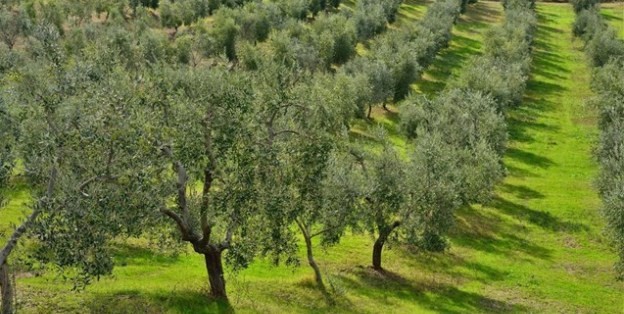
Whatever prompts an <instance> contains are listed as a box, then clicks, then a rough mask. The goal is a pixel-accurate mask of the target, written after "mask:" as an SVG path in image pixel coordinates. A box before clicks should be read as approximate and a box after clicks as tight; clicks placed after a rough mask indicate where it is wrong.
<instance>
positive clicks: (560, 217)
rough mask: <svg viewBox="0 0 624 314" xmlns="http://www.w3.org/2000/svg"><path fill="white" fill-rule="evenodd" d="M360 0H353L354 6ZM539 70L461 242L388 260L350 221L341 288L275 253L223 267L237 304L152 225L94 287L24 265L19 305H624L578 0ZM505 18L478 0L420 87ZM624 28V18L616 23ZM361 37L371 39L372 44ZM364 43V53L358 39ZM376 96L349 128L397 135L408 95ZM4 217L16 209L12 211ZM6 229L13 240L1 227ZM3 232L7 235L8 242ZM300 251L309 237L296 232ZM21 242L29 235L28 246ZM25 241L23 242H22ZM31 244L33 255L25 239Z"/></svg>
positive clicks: (195, 258) (463, 61)
mask: <svg viewBox="0 0 624 314" xmlns="http://www.w3.org/2000/svg"><path fill="white" fill-rule="evenodd" d="M431 3H432V1H424V0H423V1H421V0H408V1H405V2H404V4H403V5H402V6H401V9H400V11H399V19H398V21H397V23H395V24H393V25H392V27H396V28H401V27H406V25H409V24H411V23H417V21H418V20H420V19H422V17H423V16H424V15H425V13H426V10H427V8H428V7H429V6H430V5H431ZM352 5H353V3H351V2H349V3H346V6H347V7H350V6H352ZM623 10H624V7H622V6H621V5H610V6H605V7H604V8H603V10H602V13H603V15H604V16H605V17H606V18H607V19H608V20H609V22H610V23H612V25H613V26H614V27H616V28H617V27H618V23H619V24H620V25H623V26H624V20H622V18H624V15H622V13H623V12H624V11H623ZM536 11H537V17H538V26H537V33H536V37H535V40H534V44H533V48H532V50H531V53H532V57H533V59H532V64H531V74H530V77H529V80H528V84H527V89H526V93H525V95H524V98H523V101H522V104H521V105H519V106H517V107H513V108H510V109H509V110H508V111H507V113H506V117H505V118H506V120H507V123H508V128H509V139H508V144H507V150H506V152H505V157H504V159H503V161H504V165H505V167H506V169H507V176H506V177H505V179H504V181H503V182H502V183H500V184H499V185H498V186H497V188H496V191H495V196H494V197H493V199H492V200H491V202H489V203H488V204H486V205H483V206H482V205H473V206H464V207H462V208H461V209H459V210H458V211H457V212H456V221H455V224H454V226H453V227H452V228H451V231H450V236H449V238H450V247H449V248H448V249H447V250H446V251H444V252H438V253H432V252H424V251H420V250H414V249H413V247H410V246H407V245H402V244H394V245H393V243H390V247H386V250H385V251H384V269H385V271H383V272H377V271H374V270H373V269H372V268H370V267H369V264H370V248H371V246H372V243H373V242H374V239H373V237H371V236H369V235H366V234H361V233H355V232H353V231H350V230H349V231H347V234H346V235H345V236H344V237H343V238H342V239H341V240H340V243H339V244H337V245H336V246H330V247H324V246H322V245H321V244H320V243H318V241H316V240H318V239H315V241H316V242H314V248H315V250H316V260H317V262H318V263H319V265H320V267H321V270H322V272H323V273H324V274H325V279H326V281H327V284H328V286H329V289H330V290H331V291H332V293H333V295H334V296H335V304H328V303H327V302H326V300H325V298H324V297H323V296H324V295H323V293H322V292H321V291H320V290H319V289H317V287H316V286H315V281H314V278H313V273H312V271H311V270H310V269H309V267H307V264H306V263H305V262H302V263H301V265H300V266H298V267H291V266H283V265H282V266H274V265H273V263H272V262H271V260H270V258H262V257H261V258H259V259H256V260H255V261H254V262H253V263H251V264H250V265H249V267H248V268H247V269H244V270H240V271H238V272H236V273H235V272H232V271H229V269H228V271H227V272H226V281H227V283H228V290H229V298H230V303H229V304H226V303H224V302H221V301H215V300H211V299H208V298H206V293H207V291H208V287H207V284H208V283H207V280H206V268H205V267H206V266H205V264H204V258H203V257H202V256H200V255H198V254H194V253H193V252H192V250H191V249H189V248H185V249H183V250H182V251H181V252H179V254H171V253H169V252H162V251H161V250H159V249H158V247H157V245H154V244H151V243H148V240H146V239H143V238H132V239H131V240H119V241H117V242H115V243H114V245H113V247H114V251H115V263H116V267H115V268H114V271H113V276H111V277H102V278H101V279H100V280H98V281H96V282H93V283H92V284H91V285H89V286H88V287H87V288H86V289H85V290H84V291H71V288H72V284H71V283H69V282H67V281H64V280H63V279H62V278H60V277H59V276H55V275H53V272H43V273H41V274H39V273H37V274H34V273H31V272H28V271H24V272H20V273H18V275H17V286H18V288H17V307H18V309H19V311H20V312H22V313H61V312H62V313H85V312H93V313H229V312H236V313H510V312H530V313H621V312H623V311H624V283H622V282H618V281H616V280H615V278H614V275H613V264H614V262H615V260H616V258H617V256H616V254H615V253H614V252H613V251H612V249H610V245H609V240H608V239H607V238H606V236H605V234H604V227H605V226H604V222H603V218H602V217H601V215H600V209H601V206H602V205H601V200H600V198H599V195H598V192H597V190H596V187H595V180H596V177H597V173H598V164H597V161H596V158H595V157H594V155H593V149H594V147H595V143H596V141H597V138H598V128H597V123H598V122H597V113H596V111H595V108H592V107H590V106H588V105H587V104H586V101H587V100H588V99H590V98H591V97H592V96H593V94H592V91H591V89H590V87H591V86H590V83H591V69H590V67H589V63H588V61H587V58H586V56H585V54H584V52H583V43H582V42H581V41H580V40H579V39H575V38H574V37H573V35H572V24H573V22H574V18H575V14H574V11H573V10H572V7H571V6H570V5H569V4H567V3H550V2H538V4H537V8H536ZM503 19H504V12H503V8H502V6H501V4H500V3H499V2H496V1H483V0H481V1H479V2H478V3H476V4H472V5H469V6H468V8H467V11H466V12H465V14H463V15H461V17H460V18H459V19H458V20H457V22H456V24H455V25H454V26H453V31H452V37H451V41H450V45H449V47H447V48H445V49H443V50H442V51H440V52H439V53H438V55H437V57H436V58H435V60H434V61H433V63H432V64H431V66H429V67H428V68H427V69H426V71H425V72H424V75H423V78H422V79H421V80H418V81H416V82H414V84H413V85H412V92H413V93H414V94H418V95H425V96H427V97H430V98H435V97H437V95H439V94H440V93H442V92H443V91H444V90H445V88H448V87H449V85H450V84H452V82H453V81H455V80H457V79H458V77H459V76H460V75H461V73H462V71H464V70H465V69H466V68H467V66H468V65H469V64H470V62H471V60H472V58H474V57H476V56H479V55H481V54H482V53H483V51H482V49H483V42H484V40H485V36H487V34H488V33H487V31H488V30H489V29H490V28H491V27H492V26H494V25H500V24H501V23H502V22H503ZM619 31H620V33H619V34H620V35H621V38H624V27H620V28H619ZM358 48H359V49H360V50H362V49H364V48H363V47H362V46H361V45H360V46H358ZM360 53H362V52H361V51H360ZM388 107H389V111H387V110H384V109H383V108H382V107H380V106H378V107H374V108H373V111H372V119H371V120H359V121H358V122H357V123H356V124H355V126H354V128H353V129H352V130H351V131H352V133H353V134H351V136H352V137H354V138H357V137H358V136H362V137H366V136H368V135H369V134H368V133H367V132H368V130H369V129H368V127H370V126H376V125H378V124H379V125H382V126H383V127H384V128H385V129H386V130H387V131H388V132H389V134H390V137H391V141H392V143H393V144H394V145H396V146H398V147H401V146H403V145H404V143H405V142H406V141H407V140H406V139H405V138H404V137H403V136H402V135H401V134H399V132H398V131H397V130H398V128H399V126H398V123H399V118H400V117H401V102H399V103H397V104H392V105H390V106H388ZM6 194H7V196H8V199H9V200H10V202H9V203H8V205H6V206H5V207H4V208H3V209H2V211H1V215H2V220H1V221H0V228H3V229H4V230H12V228H14V224H16V223H17V222H18V221H19V220H20V218H21V217H22V216H23V215H24V213H25V212H26V211H27V209H26V208H25V206H23V205H24V204H25V203H27V202H28V190H27V188H26V187H23V186H18V187H16V188H14V190H12V191H10V192H7V193H6ZM5 217H8V219H6V218H5ZM0 240H4V237H3V236H2V234H0ZM2 242H3V241H2ZM299 243H300V245H299V247H298V250H299V256H300V257H301V259H302V261H303V257H304V255H305V246H304V245H303V238H301V237H300V238H299ZM22 249H24V248H22ZM24 251H26V249H24ZM20 254H26V253H25V252H22V251H20Z"/></svg>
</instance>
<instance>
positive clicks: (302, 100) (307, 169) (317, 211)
mask: <svg viewBox="0 0 624 314" xmlns="http://www.w3.org/2000/svg"><path fill="white" fill-rule="evenodd" d="M256 74H257V77H256V79H257V82H256V84H255V85H256V87H257V88H258V93H257V97H258V98H257V101H258V103H257V104H256V107H257V108H259V109H260V112H259V113H258V118H259V119H260V121H262V122H263V123H262V124H261V126H262V128H260V129H259V133H260V134H263V137H264V139H263V140H261V141H260V143H261V145H260V146H259V150H261V151H262V152H264V153H263V156H266V157H265V158H263V159H262V160H259V165H260V166H259V169H260V171H261V175H260V176H259V177H260V182H262V183H261V184H260V185H259V187H260V189H261V190H262V192H261V193H260V201H259V202H258V203H259V204H261V207H262V215H263V216H265V217H266V221H267V223H268V225H267V226H266V228H267V234H269V235H270V236H268V237H267V240H266V241H263V242H264V243H265V244H264V248H262V251H263V252H264V253H265V254H271V255H272V256H273V257H274V261H276V262H278V261H279V259H280V257H282V256H285V257H286V261H287V263H296V262H297V261H298V259H297V257H296V252H297V250H296V247H297V245H298V241H297V237H295V234H296V232H297V231H293V230H292V226H296V227H297V229H298V232H300V234H301V235H302V236H303V239H304V241H305V247H306V257H307V261H308V264H309V265H310V267H311V268H312V269H313V271H314V274H315V281H316V283H317V285H318V286H319V288H320V289H321V291H322V292H323V293H324V294H326V295H327V290H326V286H325V283H324V281H323V276H322V273H321V269H320V267H319V265H318V264H317V262H316V260H315V258H314V251H313V243H312V241H313V239H315V238H317V237H320V238H321V243H322V244H323V245H331V244H334V243H336V242H338V241H339V240H340V238H341V236H342V235H343V233H344V229H345V228H346V226H347V225H348V223H349V222H351V221H353V216H352V214H353V213H354V210H352V209H353V207H354V206H355V205H356V204H357V202H356V198H357V194H356V193H355V192H354V190H353V188H352V186H353V183H352V182H349V180H348V177H345V176H346V174H347V170H346V167H349V166H350V165H349V164H348V163H345V162H344V150H342V149H341V147H343V146H344V143H345V142H346V136H345V133H346V132H345V130H346V129H345V127H346V125H347V121H348V119H349V118H350V116H351V114H352V112H353V110H354V109H353V107H354V106H355V101H356V95H355V94H354V93H352V91H353V87H352V85H351V84H352V83H353V82H352V81H351V79H350V77H348V76H346V75H340V74H339V75H336V76H334V75H328V74H322V73H317V74H316V75H310V74H306V73H305V72H301V71H299V70H298V68H297V67H291V66H289V65H287V64H283V63H282V64H280V63H275V62H272V61H265V63H263V64H262V66H261V68H260V69H259V70H258V72H257V73H256ZM343 184H345V185H343Z"/></svg>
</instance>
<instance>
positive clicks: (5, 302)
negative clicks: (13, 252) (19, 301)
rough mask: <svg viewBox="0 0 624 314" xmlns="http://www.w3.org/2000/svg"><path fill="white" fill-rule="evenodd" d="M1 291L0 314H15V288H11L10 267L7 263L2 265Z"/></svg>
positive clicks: (0, 274) (0, 273) (0, 267)
mask: <svg viewBox="0 0 624 314" xmlns="http://www.w3.org/2000/svg"><path fill="white" fill-rule="evenodd" d="M0 290H2V291H1V292H2V308H1V310H0V313H2V314H13V313H15V311H14V308H13V287H12V286H11V277H10V276H9V265H7V264H6V263H4V264H2V265H0Z"/></svg>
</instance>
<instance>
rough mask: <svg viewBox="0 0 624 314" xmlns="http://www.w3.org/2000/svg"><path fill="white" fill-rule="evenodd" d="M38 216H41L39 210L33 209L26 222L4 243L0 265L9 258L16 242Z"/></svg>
mask: <svg viewBox="0 0 624 314" xmlns="http://www.w3.org/2000/svg"><path fill="white" fill-rule="evenodd" d="M39 214H41V210H40V209H35V210H34V211H33V212H32V213H31V214H30V216H28V218H27V219H26V221H24V222H23V223H22V225H21V226H19V227H18V228H17V229H15V231H13V234H12V235H11V238H10V239H9V241H8V242H7V243H6V245H5V246H4V248H3V249H2V251H0V265H3V264H4V263H5V262H6V259H7V258H8V257H9V255H10V254H11V252H12V251H13V249H14V248H15V246H16V245H17V241H18V240H19V239H20V238H21V237H22V235H24V232H26V230H27V229H28V227H29V226H30V224H32V222H33V221H35V219H37V216H39Z"/></svg>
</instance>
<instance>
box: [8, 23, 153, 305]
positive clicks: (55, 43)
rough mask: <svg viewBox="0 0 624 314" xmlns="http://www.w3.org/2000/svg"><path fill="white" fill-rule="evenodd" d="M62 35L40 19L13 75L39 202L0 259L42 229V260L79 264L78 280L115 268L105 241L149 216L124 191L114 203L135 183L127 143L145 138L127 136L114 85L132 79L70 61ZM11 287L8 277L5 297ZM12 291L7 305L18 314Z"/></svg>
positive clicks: (23, 148) (14, 100)
mask: <svg viewBox="0 0 624 314" xmlns="http://www.w3.org/2000/svg"><path fill="white" fill-rule="evenodd" d="M59 40H60V34H59V32H58V30H57V29H56V27H55V26H53V25H50V24H42V25H39V26H37V28H36V30H35V32H34V36H33V38H32V39H31V43H30V45H29V49H28V50H29V54H30V57H36V60H34V59H31V60H29V62H27V63H26V65H25V66H24V67H20V68H19V69H18V71H17V73H16V74H15V75H12V76H11V79H12V80H11V82H10V84H9V86H10V88H11V93H10V94H9V95H10V97H8V96H7V98H8V101H10V108H11V110H10V113H11V115H12V120H13V122H14V123H17V124H18V125H17V128H18V132H17V135H18V136H17V137H16V143H17V144H15V147H16V150H15V156H16V157H15V158H16V159H19V160H20V161H22V163H23V167H24V172H25V174H26V176H27V178H28V187H29V190H30V191H31V194H32V197H33V201H32V205H31V213H30V215H29V216H28V217H27V218H26V220H25V221H24V222H23V224H21V225H20V226H19V227H18V228H17V229H15V231H14V232H13V233H12V234H11V236H10V237H9V240H8V241H7V243H6V244H5V245H4V247H3V248H2V250H1V251H0V262H1V263H0V264H2V265H4V266H5V267H6V261H7V259H8V258H9V256H10V254H11V253H12V252H13V251H14V249H15V248H16V246H17V244H18V241H19V240H20V238H21V237H23V236H24V235H25V234H34V236H35V237H36V238H37V239H38V240H39V241H41V242H42V244H43V245H41V246H39V251H38V253H40V254H38V255H39V257H41V260H42V261H44V262H51V263H55V264H57V265H59V266H71V267H77V269H78V270H79V272H77V274H78V277H77V278H76V279H80V280H79V281H81V282H88V280H89V278H91V277H92V276H100V275H103V274H107V273H110V270H111V265H112V262H111V259H110V252H109V254H108V255H106V254H104V253H106V252H107V247H108V246H107V245H105V244H106V242H105V241H106V240H110V239H112V238H114V237H116V236H119V235H121V234H122V233H124V232H125V231H126V230H127V229H128V228H125V226H128V225H129V224H132V223H137V224H139V225H140V224H142V223H143V222H144V220H143V219H140V215H139V214H140V213H141V212H140V211H134V210H132V209H135V208H136V207H134V208H133V207H132V206H130V205H129V204H128V203H126V200H128V198H125V197H123V195H118V197H116V198H115V199H114V200H112V202H111V203H107V202H106V201H107V199H106V198H107V197H110V196H112V195H115V194H116V193H121V192H123V191H127V190H128V185H126V183H125V182H133V181H132V180H130V181H127V180H128V178H126V177H125V176H123V175H122V174H121V172H122V171H121V170H120V167H121V165H123V163H124V162H125V161H127V160H129V159H131V157H132V156H127V155H124V154H123V148H124V147H126V146H128V145H130V144H131V143H139V142H138V140H139V139H138V138H137V137H136V136H135V137H129V136H120V133H122V130H127V128H128V127H129V126H127V125H126V124H124V123H123V120H122V119H121V118H122V117H123V115H124V111H123V108H122V104H123V99H122V98H119V97H118V94H116V93H115V92H112V91H116V92H118V91H120V90H122V87H123V86H129V85H128V84H126V82H124V81H122V80H119V79H118V78H113V79H111V81H112V82H114V83H115V84H118V85H115V86H113V87H111V86H110V85H109V84H110V83H109V82H108V83H109V84H107V81H104V80H103V79H102V77H101V76H96V75H92V74H93V73H92V72H91V71H90V69H92V67H91V66H92V64H88V62H84V60H77V59H74V60H71V62H70V61H69V60H70V59H69V58H68V56H67V55H66V54H65V52H64V50H63V49H62V47H61V45H60V42H59ZM105 87H108V88H107V89H105V90H101V89H102V88H105ZM98 91H99V92H98ZM125 96H127V94H126V95H125ZM103 98H106V99H108V103H106V102H103V101H102V99H103ZM119 180H122V181H123V184H122V181H119ZM110 187H117V188H118V189H117V190H116V192H115V190H114V189H111V188H110ZM141 208H149V207H147V206H141ZM126 209H129V210H126ZM120 213H124V215H122V214H120ZM134 214H137V215H138V216H135V215H134ZM85 224H86V225H89V226H90V228H86V229H85V228H83V227H84V226H85ZM5 269H6V268H5ZM9 293H10V289H8V288H7V286H6V285H5V284H4V283H3V296H6V295H7V294H9ZM8 297H9V298H8V299H4V300H3V306H5V307H6V308H8V309H7V310H6V313H11V311H12V310H11V309H10V307H11V299H10V295H9V296H8Z"/></svg>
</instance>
